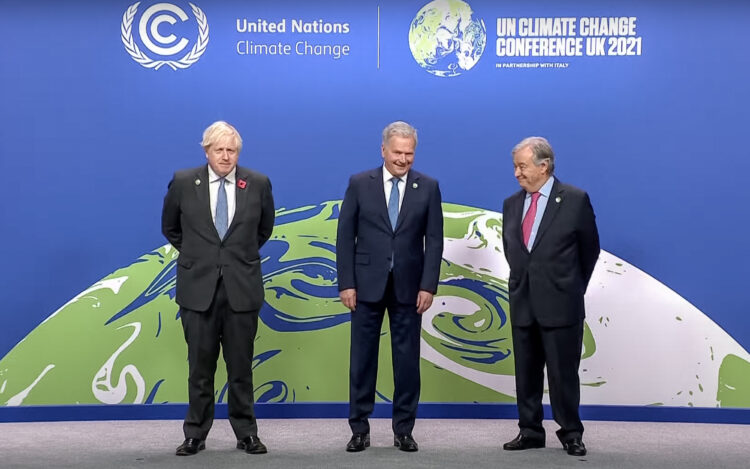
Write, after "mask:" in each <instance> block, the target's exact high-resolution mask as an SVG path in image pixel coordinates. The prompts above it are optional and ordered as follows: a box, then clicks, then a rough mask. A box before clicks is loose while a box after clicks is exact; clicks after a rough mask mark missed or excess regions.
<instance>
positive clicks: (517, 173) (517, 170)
mask: <svg viewBox="0 0 750 469" xmlns="http://www.w3.org/2000/svg"><path fill="white" fill-rule="evenodd" d="M513 175H514V176H515V177H519V176H520V175H521V170H520V169H518V168H514V169H513Z"/></svg>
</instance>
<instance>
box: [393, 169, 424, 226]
mask: <svg viewBox="0 0 750 469" xmlns="http://www.w3.org/2000/svg"><path fill="white" fill-rule="evenodd" d="M417 181H419V176H418V175H415V174H414V171H409V175H408V176H406V184H404V201H403V202H401V209H400V210H399V211H398V221H397V222H396V230H395V231H398V229H399V228H400V227H401V225H402V224H403V223H404V219H406V216H407V213H408V212H409V209H410V208H411V204H412V203H413V200H412V199H413V198H414V195H412V192H414V191H416V190H419V184H418V183H417Z"/></svg>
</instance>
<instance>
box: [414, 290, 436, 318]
mask: <svg viewBox="0 0 750 469" xmlns="http://www.w3.org/2000/svg"><path fill="white" fill-rule="evenodd" d="M432 297H433V294H432V293H430V292H428V291H424V290H419V295H417V314H422V313H424V312H425V311H427V310H428V309H430V306H432Z"/></svg>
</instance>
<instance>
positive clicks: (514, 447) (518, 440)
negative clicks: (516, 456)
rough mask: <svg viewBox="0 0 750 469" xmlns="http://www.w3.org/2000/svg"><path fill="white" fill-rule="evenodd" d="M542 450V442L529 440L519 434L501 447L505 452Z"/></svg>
mask: <svg viewBox="0 0 750 469" xmlns="http://www.w3.org/2000/svg"><path fill="white" fill-rule="evenodd" d="M531 448H544V440H540V439H537V438H531V437H528V436H526V435H523V434H521V433H519V434H518V436H517V437H515V438H513V439H512V440H510V441H509V442H507V443H505V444H504V445H503V449H504V450H506V451H520V450H523V449H531Z"/></svg>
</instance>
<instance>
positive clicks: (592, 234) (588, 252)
mask: <svg viewBox="0 0 750 469" xmlns="http://www.w3.org/2000/svg"><path fill="white" fill-rule="evenodd" d="M577 234H578V256H579V259H580V260H581V273H582V274H583V279H584V285H586V287H588V284H589V280H591V274H593V273H594V267H595V266H596V260H597V259H598V258H599V251H600V247H599V231H598V230H597V228H596V216H595V215H594V208H593V207H592V206H591V200H590V199H589V195H588V194H586V193H584V195H583V202H582V207H581V211H580V212H579V219H578V233H577Z"/></svg>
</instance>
